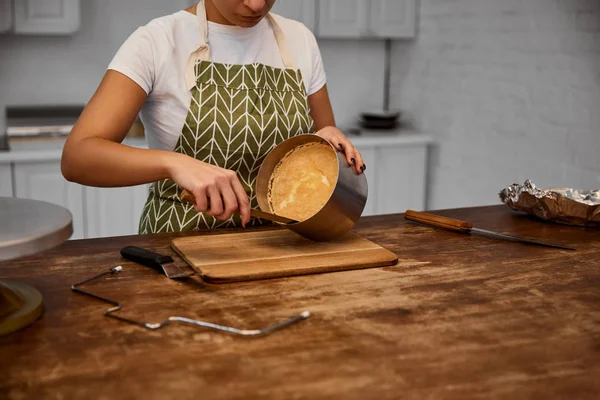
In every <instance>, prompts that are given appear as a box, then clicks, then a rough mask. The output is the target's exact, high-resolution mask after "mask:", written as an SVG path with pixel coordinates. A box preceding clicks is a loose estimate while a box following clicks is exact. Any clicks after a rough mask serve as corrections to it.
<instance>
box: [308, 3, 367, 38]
mask: <svg viewBox="0 0 600 400" xmlns="http://www.w3.org/2000/svg"><path fill="white" fill-rule="evenodd" d="M369 5H370V2H369V1H364V0H321V1H319V9H318V10H319V27H318V34H319V37H323V38H357V37H361V36H366V35H367V28H368V25H367V22H368V21H367V15H368V10H369Z"/></svg>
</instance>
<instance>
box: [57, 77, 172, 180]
mask: <svg viewBox="0 0 600 400" xmlns="http://www.w3.org/2000/svg"><path fill="white" fill-rule="evenodd" d="M145 100H146V93H145V92H144V90H143V89H142V88H141V87H139V86H138V85H137V84H136V83H135V82H133V81H132V80H131V79H129V78H127V77H126V76H125V75H122V74H121V73H119V72H116V71H112V70H109V71H107V73H106V75H105V76H104V78H103V79H102V82H101V83H100V85H99V87H98V89H97V90H96V93H94V95H93V97H92V98H91V100H90V101H89V103H88V104H87V105H86V107H85V108H84V110H83V112H82V114H81V116H80V117H79V119H78V121H77V122H76V124H75V126H74V127H73V130H72V131H71V133H70V134H69V137H68V138H67V141H66V143H65V146H64V148H63V154H62V160H61V170H62V173H63V175H64V177H65V178H66V179H67V180H69V181H72V182H77V183H80V184H82V185H88V186H98V187H117V186H133V185H139V184H144V183H149V182H153V181H157V180H160V179H163V178H167V177H168V176H169V173H168V164H169V161H168V159H169V157H170V155H169V154H167V152H163V151H155V150H144V149H136V148H133V147H129V146H125V145H122V144H121V142H122V141H123V139H124V138H125V135H127V132H128V131H129V128H130V127H131V125H132V124H133V122H134V121H135V118H136V117H137V115H138V113H139V111H140V109H141V108H142V105H143V104H144V101H145Z"/></svg>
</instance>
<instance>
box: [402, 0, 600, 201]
mask: <svg viewBox="0 0 600 400" xmlns="http://www.w3.org/2000/svg"><path fill="white" fill-rule="evenodd" d="M420 3H421V5H420V7H421V9H420V15H419V18H420V27H419V37H418V38H417V40H415V41H407V42H395V43H394V45H393V49H392V79H391V82H392V83H391V85H392V90H391V97H392V98H391V103H392V106H393V107H398V108H400V109H401V110H403V111H404V112H406V113H407V114H408V117H409V118H410V119H411V120H413V121H414V123H415V125H416V126H417V127H418V128H419V129H421V130H422V131H424V132H427V133H430V134H432V135H434V136H435V137H436V139H437V142H438V146H437V147H436V148H435V149H434V150H433V152H432V158H431V164H430V166H431V168H432V172H431V182H430V188H429V189H430V190H429V194H430V201H429V208H430V209H435V208H451V207H463V206H471V205H484V204H498V203H499V199H498V197H497V193H498V191H499V190H500V189H502V188H504V187H506V186H508V185H510V184H511V183H516V182H517V183H522V182H523V181H524V180H525V179H526V178H530V179H532V180H533V181H534V182H535V183H536V184H537V185H538V186H543V187H565V186H568V187H577V188H583V189H600V1H599V0H502V1H499V0H421V1H420Z"/></svg>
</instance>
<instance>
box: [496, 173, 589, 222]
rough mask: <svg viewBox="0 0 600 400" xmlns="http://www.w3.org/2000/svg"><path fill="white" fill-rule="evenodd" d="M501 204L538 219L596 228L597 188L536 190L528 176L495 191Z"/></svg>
mask: <svg viewBox="0 0 600 400" xmlns="http://www.w3.org/2000/svg"><path fill="white" fill-rule="evenodd" d="M499 196H500V199H501V200H502V202H503V203H504V204H506V205H507V206H509V207H510V208H512V209H513V210H517V211H522V212H525V213H527V214H531V215H534V216H536V217H538V218H541V219H544V220H547V221H553V222H558V223H562V224H568V225H578V226H596V227H600V190H576V189H568V188H555V189H539V188H537V187H536V186H535V185H534V184H533V182H531V181H530V180H529V179H527V180H526V181H525V183H524V184H523V185H518V184H513V185H510V186H509V187H507V188H505V189H503V190H502V191H501V192H500V193H499Z"/></svg>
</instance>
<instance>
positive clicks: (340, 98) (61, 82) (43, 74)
mask: <svg viewBox="0 0 600 400" xmlns="http://www.w3.org/2000/svg"><path fill="white" fill-rule="evenodd" d="M192 3H193V1H192V0H177V1H173V0H169V1H167V0H126V1H123V0H85V1H82V2H81V4H82V10H81V12H82V15H81V18H82V24H81V30H80V31H79V32H77V33H76V34H75V35H73V36H70V37H46V36H27V37H25V36H9V35H0V110H2V112H1V113H0V115H1V116H0V128H1V129H4V124H5V122H4V112H3V110H4V107H5V106H6V105H15V104H19V105H21V104H56V103H66V104H84V103H85V102H87V101H88V100H89V98H90V97H91V96H92V95H93V93H94V90H95V88H96V87H97V85H98V83H99V82H100V79H101V78H102V75H103V74H104V72H105V69H106V67H107V65H108V63H109V62H110V60H111V59H112V56H113V55H114V53H115V52H116V51H117V50H118V48H119V46H120V45H121V43H122V42H123V41H124V40H125V39H126V38H127V37H128V36H129V34H130V33H131V32H132V31H134V30H135V29H136V28H137V27H138V26H140V25H144V24H146V23H147V22H148V21H149V20H151V19H152V18H155V17H159V16H162V15H166V14H170V13H172V12H176V11H178V10H180V9H183V8H185V7H186V6H187V5H188V4H192ZM320 46H321V52H322V55H323V59H324V63H325V67H326V72H327V74H328V87H329V90H330V95H331V97H332V103H333V106H334V111H335V113H336V119H337V122H338V123H339V124H340V125H342V126H343V125H348V124H351V123H353V122H354V120H355V119H356V116H357V115H358V113H359V112H360V111H361V110H362V109H365V108H372V107H381V105H382V101H383V100H382V96H383V68H384V66H383V62H384V47H383V43H382V42H381V41H358V40H345V41H333V40H324V41H321V43H320Z"/></svg>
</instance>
